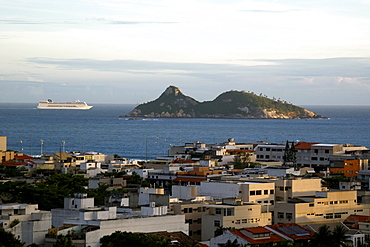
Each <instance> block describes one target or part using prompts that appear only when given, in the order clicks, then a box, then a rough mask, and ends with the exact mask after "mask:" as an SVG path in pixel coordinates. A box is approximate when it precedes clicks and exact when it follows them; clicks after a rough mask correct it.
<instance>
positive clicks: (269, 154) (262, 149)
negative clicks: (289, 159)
mask: <svg viewBox="0 0 370 247" xmlns="http://www.w3.org/2000/svg"><path fill="white" fill-rule="evenodd" d="M284 152H285V144H258V145H257V147H256V148H255V154H256V159H257V161H281V162H283V156H284Z"/></svg>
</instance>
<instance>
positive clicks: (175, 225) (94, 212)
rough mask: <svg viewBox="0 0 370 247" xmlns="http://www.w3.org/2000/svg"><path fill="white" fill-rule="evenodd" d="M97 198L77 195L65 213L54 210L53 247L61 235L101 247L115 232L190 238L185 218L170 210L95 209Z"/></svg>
mask: <svg viewBox="0 0 370 247" xmlns="http://www.w3.org/2000/svg"><path fill="white" fill-rule="evenodd" d="M93 205H94V198H87V196H86V194H76V195H75V197H74V198H65V200H64V208H63V209H52V215H53V219H52V222H53V226H54V227H55V228H53V229H51V230H50V231H49V234H48V238H47V239H46V240H45V241H46V245H45V247H48V246H53V244H54V243H55V242H56V237H57V235H59V234H62V235H66V234H68V232H69V233H76V234H78V235H79V236H78V238H79V239H78V240H76V243H75V244H79V245H80V246H90V247H98V246H100V244H99V241H100V238H101V237H103V236H106V235H110V234H112V233H114V232H115V231H127V232H142V233H147V232H158V231H167V232H178V231H181V232H184V233H185V234H188V229H189V225H188V224H186V223H185V216H184V215H174V214H167V206H160V207H156V206H155V204H151V205H149V206H147V207H141V211H140V212H139V211H138V212H134V211H132V210H131V209H123V210H120V212H121V211H122V212H121V213H118V212H117V208H116V207H94V206H93Z"/></svg>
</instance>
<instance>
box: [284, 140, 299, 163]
mask: <svg viewBox="0 0 370 247" xmlns="http://www.w3.org/2000/svg"><path fill="white" fill-rule="evenodd" d="M296 152H297V151H296V150H295V143H294V142H291V143H289V141H286V144H285V150H284V156H283V160H284V165H292V166H294V170H298V167H297V155H296Z"/></svg>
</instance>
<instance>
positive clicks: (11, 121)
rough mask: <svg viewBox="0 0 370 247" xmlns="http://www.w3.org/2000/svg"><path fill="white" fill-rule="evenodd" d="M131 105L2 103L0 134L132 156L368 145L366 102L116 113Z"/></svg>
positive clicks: (51, 146)
mask: <svg viewBox="0 0 370 247" xmlns="http://www.w3.org/2000/svg"><path fill="white" fill-rule="evenodd" d="M134 107H135V106H134V105H118V104H116V105H108V104H107V105H104V104H101V105H99V104H98V105H94V107H93V108H92V109H90V110H50V109H48V110H40V109H36V104H14V103H12V104H11V103H0V136H7V147H8V149H10V150H15V151H19V152H23V153H25V154H29V155H40V154H41V153H43V154H51V153H56V152H61V151H63V152H64V151H66V152H70V151H83V152H87V151H93V152H100V153H104V154H111V155H113V154H117V155H119V156H121V157H126V158H130V159H131V158H133V159H146V158H154V157H156V156H164V155H166V154H167V152H168V150H169V149H170V147H171V146H178V145H183V144H184V143H188V142H196V141H200V142H203V143H222V142H225V141H227V140H228V139H229V138H234V139H235V141H236V142H237V143H249V142H256V141H264V142H269V143H283V144H284V143H285V142H286V141H287V140H288V141H295V142H298V141H306V142H319V143H330V144H346V143H350V144H354V145H363V146H367V147H370V138H369V133H370V106H303V107H304V108H306V109H308V110H312V111H314V112H316V113H317V114H320V115H322V116H325V117H328V119H206V118H194V119H193V118H188V119H176V118H147V119H146V118H144V119H141V118H138V119H135V120H131V119H129V118H123V117H120V116H121V115H123V114H126V113H128V112H129V111H131V110H132V109H133V108H134Z"/></svg>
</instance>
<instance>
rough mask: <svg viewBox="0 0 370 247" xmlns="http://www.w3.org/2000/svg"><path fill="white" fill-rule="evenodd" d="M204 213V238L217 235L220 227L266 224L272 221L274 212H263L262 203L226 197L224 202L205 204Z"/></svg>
mask: <svg viewBox="0 0 370 247" xmlns="http://www.w3.org/2000/svg"><path fill="white" fill-rule="evenodd" d="M205 208H206V209H205V214H203V215H202V230H201V233H202V240H203V241H205V240H209V239H210V238H213V237H214V236H215V231H216V230H217V229H218V228H220V227H224V228H228V227H231V228H246V227H256V226H265V225H269V224H271V223H272V214H271V213H270V212H262V205H261V204H257V203H242V201H241V200H235V199H229V200H227V199H224V200H223V204H212V205H211V204H210V205H207V206H205Z"/></svg>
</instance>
